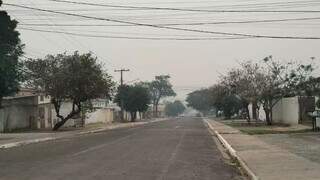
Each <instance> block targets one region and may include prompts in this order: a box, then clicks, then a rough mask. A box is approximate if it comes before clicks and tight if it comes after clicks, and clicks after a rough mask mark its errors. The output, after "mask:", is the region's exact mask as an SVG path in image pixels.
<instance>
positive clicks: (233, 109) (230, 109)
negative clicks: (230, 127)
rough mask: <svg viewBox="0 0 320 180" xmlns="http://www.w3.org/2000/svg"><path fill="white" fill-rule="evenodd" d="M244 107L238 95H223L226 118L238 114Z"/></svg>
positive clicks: (223, 108)
mask: <svg viewBox="0 0 320 180" xmlns="http://www.w3.org/2000/svg"><path fill="white" fill-rule="evenodd" d="M242 108H243V102H242V101H241V99H240V98H238V97H237V96H236V95H234V94H231V95H227V96H224V97H223V101H222V110H223V114H224V116H225V118H227V119H230V118H231V117H232V116H233V115H235V114H238V113H239V111H240V110H241V109H242Z"/></svg>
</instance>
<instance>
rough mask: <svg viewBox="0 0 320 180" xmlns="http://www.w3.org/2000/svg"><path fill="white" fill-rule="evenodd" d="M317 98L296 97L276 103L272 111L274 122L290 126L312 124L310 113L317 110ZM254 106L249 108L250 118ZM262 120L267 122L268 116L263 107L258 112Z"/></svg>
mask: <svg viewBox="0 0 320 180" xmlns="http://www.w3.org/2000/svg"><path fill="white" fill-rule="evenodd" d="M315 102H316V98H315V97H310V96H295V97H287V98H282V99H280V100H278V101H277V102H276V104H275V105H274V106H273V109H272V120H273V122H275V123H283V124H288V125H297V124H308V123H311V119H310V118H311V117H310V116H309V115H308V113H310V112H313V111H314V110H315ZM251 107H252V105H250V106H249V110H250V117H252V108H251ZM257 114H258V117H259V119H260V120H262V121H265V120H266V115H265V112H264V110H263V107H260V109H259V111H258V113H257Z"/></svg>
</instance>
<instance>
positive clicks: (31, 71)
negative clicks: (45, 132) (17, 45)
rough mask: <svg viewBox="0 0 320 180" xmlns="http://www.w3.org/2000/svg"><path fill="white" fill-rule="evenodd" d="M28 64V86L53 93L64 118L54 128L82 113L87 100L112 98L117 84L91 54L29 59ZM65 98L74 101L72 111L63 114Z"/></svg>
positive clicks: (55, 103)
mask: <svg viewBox="0 0 320 180" xmlns="http://www.w3.org/2000/svg"><path fill="white" fill-rule="evenodd" d="M25 66H26V68H27V73H26V76H27V77H28V81H27V82H28V85H29V86H33V87H35V88H38V89H41V90H42V91H44V92H45V93H46V94H47V95H50V96H51V100H52V103H53V105H54V108H55V111H56V116H57V117H58V118H59V119H60V121H59V122H57V123H56V124H55V126H54V128H53V130H58V129H59V128H60V127H61V126H63V124H65V123H66V122H67V121H68V120H69V119H71V118H73V117H75V116H77V115H79V114H80V112H81V110H82V104H83V103H85V102H87V101H89V100H91V99H95V98H110V95H111V92H112V88H113V86H114V83H113V81H112V80H111V77H110V76H109V75H108V74H107V73H105V72H104V70H103V68H102V65H101V64H99V63H98V61H97V58H95V57H93V56H92V54H91V53H87V54H79V53H78V52H74V54H72V55H67V54H66V53H64V54H58V55H56V56H53V55H48V56H47V57H46V58H45V59H29V60H27V61H26V62H25ZM65 101H70V102H72V110H71V111H70V112H69V114H68V115H66V116H63V115H61V114H60V108H61V105H62V103H63V102H65Z"/></svg>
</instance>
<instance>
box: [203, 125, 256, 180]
mask: <svg viewBox="0 0 320 180" xmlns="http://www.w3.org/2000/svg"><path fill="white" fill-rule="evenodd" d="M203 121H204V122H205V123H206V124H207V125H208V127H209V128H210V129H211V130H212V131H213V133H214V134H215V135H216V136H217V138H218V139H219V141H220V142H221V144H222V145H223V146H224V147H225V148H226V149H227V151H228V153H229V154H230V155H231V156H232V158H234V159H235V160H236V161H237V162H238V163H239V165H240V166H241V168H242V169H243V170H244V171H245V174H246V175H247V176H248V177H249V178H250V180H259V177H258V176H256V175H255V174H254V173H253V171H252V170H251V169H250V168H249V167H248V166H247V164H246V163H245V162H244V161H243V160H242V159H241V158H240V157H239V156H238V154H237V151H236V150H234V149H233V148H232V146H231V145H230V144H229V143H228V141H226V140H225V139H224V138H223V136H222V135H221V134H220V133H219V132H218V131H216V130H214V127H213V126H212V125H211V124H210V123H209V121H208V120H207V119H203Z"/></svg>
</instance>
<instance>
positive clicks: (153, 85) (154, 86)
mask: <svg viewBox="0 0 320 180" xmlns="http://www.w3.org/2000/svg"><path fill="white" fill-rule="evenodd" d="M169 79H170V76H169V75H160V76H156V77H155V80H153V81H151V82H149V83H147V84H148V88H149V92H150V96H151V101H152V105H153V108H154V109H153V111H154V113H155V114H154V115H155V116H158V105H159V102H160V100H161V99H162V98H165V97H170V96H176V93H175V92H174V90H173V88H172V84H171V83H170V81H169Z"/></svg>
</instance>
